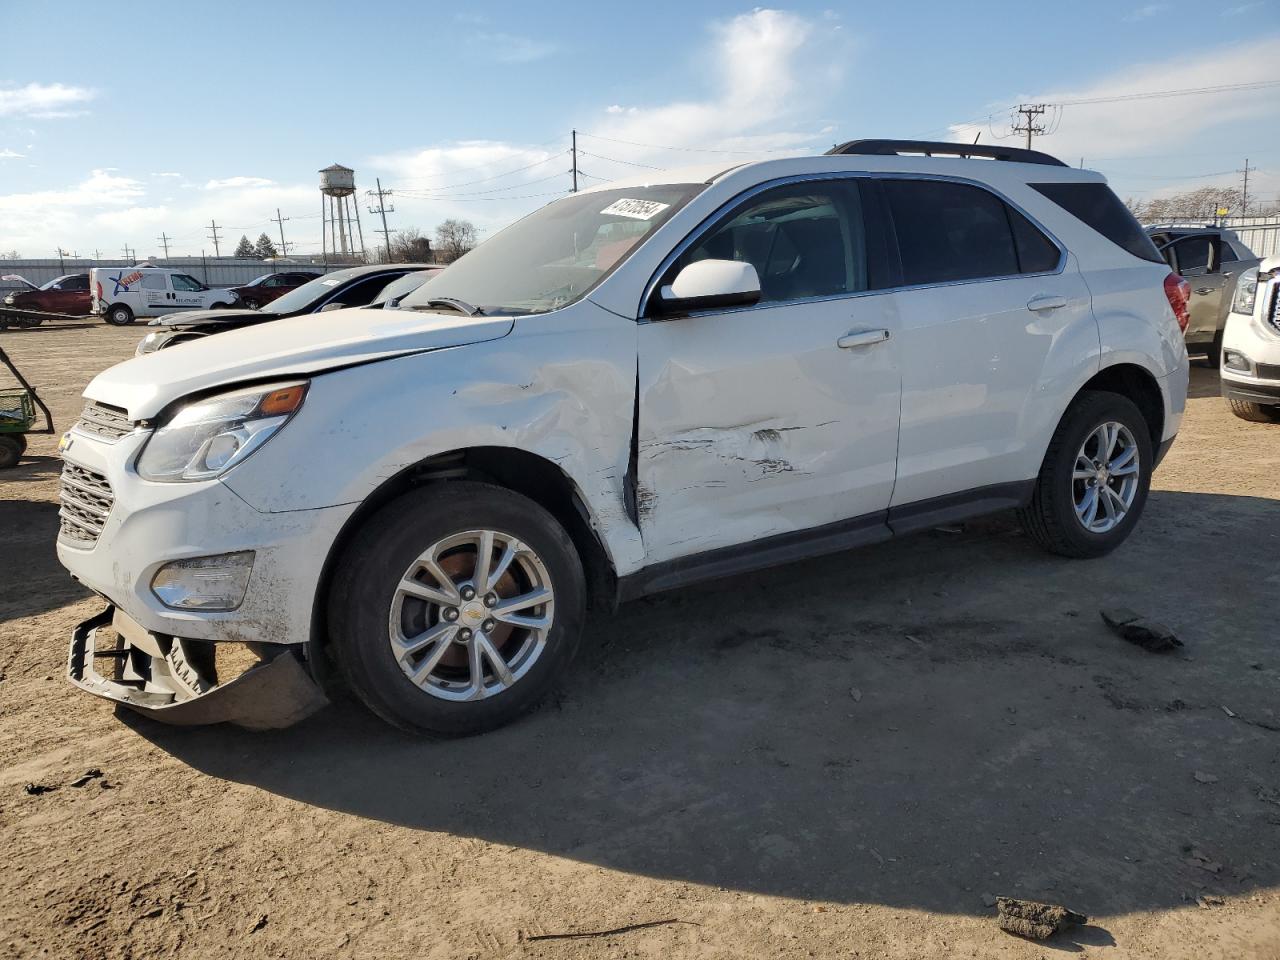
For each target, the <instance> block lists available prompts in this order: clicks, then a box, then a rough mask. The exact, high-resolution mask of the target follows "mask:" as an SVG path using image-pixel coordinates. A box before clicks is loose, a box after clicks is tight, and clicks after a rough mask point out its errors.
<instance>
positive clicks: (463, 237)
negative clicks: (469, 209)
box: [436, 218, 480, 263]
mask: <svg viewBox="0 0 1280 960" xmlns="http://www.w3.org/2000/svg"><path fill="white" fill-rule="evenodd" d="M479 239H480V234H479V231H478V230H476V225H475V224H474V223H472V222H471V221H470V220H456V219H453V218H450V219H448V220H446V221H445V222H444V223H442V224H440V226H438V227H436V257H437V259H439V261H440V262H441V263H453V261H455V260H457V259H458V258H459V257H460V256H462V255H463V254H464V253H466V252H467V251H468V250H471V249H473V248H474V247H475V245H476V244H477V243H478V242H479Z"/></svg>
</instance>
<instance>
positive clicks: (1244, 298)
mask: <svg viewBox="0 0 1280 960" xmlns="http://www.w3.org/2000/svg"><path fill="white" fill-rule="evenodd" d="M1257 302H1258V268H1257V267H1250V268H1249V269H1248V270H1246V271H1245V272H1244V273H1242V274H1240V279H1239V280H1237V281H1236V295H1235V299H1233V300H1232V301H1231V312H1232V313H1246V314H1248V315H1249V316H1253V305H1254V304H1255V303H1257Z"/></svg>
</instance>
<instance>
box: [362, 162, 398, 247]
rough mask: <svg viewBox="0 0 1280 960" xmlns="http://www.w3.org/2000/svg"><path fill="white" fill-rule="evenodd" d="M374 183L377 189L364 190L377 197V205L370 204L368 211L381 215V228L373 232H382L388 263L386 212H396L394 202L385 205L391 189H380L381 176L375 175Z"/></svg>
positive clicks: (389, 242) (388, 244)
mask: <svg viewBox="0 0 1280 960" xmlns="http://www.w3.org/2000/svg"><path fill="white" fill-rule="evenodd" d="M374 183H376V184H377V185H378V189H377V190H366V191H365V193H366V194H368V195H369V196H371V197H377V198H378V205H377V206H376V207H375V206H372V205H370V207H369V212H370V213H376V214H379V215H381V217H382V229H381V230H375V231H374V233H381V234H382V239H383V241H384V242H385V243H386V245H387V263H390V262H391V232H390V231H389V230H388V229H387V214H388V213H395V212H396V208H395V205H394V204H392V205H391V206H387V203H386V198H387V197H389V196H391V194H392V192H393V191H391V190H383V189H382V178H381V177H377V178H375V179H374Z"/></svg>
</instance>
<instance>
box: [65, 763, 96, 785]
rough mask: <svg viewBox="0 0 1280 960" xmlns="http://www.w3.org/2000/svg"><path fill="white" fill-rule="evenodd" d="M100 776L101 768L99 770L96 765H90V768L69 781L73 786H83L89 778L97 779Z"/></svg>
mask: <svg viewBox="0 0 1280 960" xmlns="http://www.w3.org/2000/svg"><path fill="white" fill-rule="evenodd" d="M101 776H102V771H101V770H99V769H98V768H97V767H92V768H91V769H89V770H86V771H85V772H84V773H82V774H81V775H80V776H79V777H77V778H76V779H74V780H72V781H71V786H73V787H83V786H84V785H85V784H87V783H88V782H89V781H91V780H97V779H98V778H99V777H101Z"/></svg>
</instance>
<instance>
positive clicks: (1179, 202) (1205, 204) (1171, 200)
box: [1125, 187, 1255, 223]
mask: <svg viewBox="0 0 1280 960" xmlns="http://www.w3.org/2000/svg"><path fill="white" fill-rule="evenodd" d="M1125 204H1126V205H1127V206H1128V207H1129V209H1130V210H1131V211H1132V212H1133V215H1134V216H1135V217H1137V218H1138V219H1139V220H1141V221H1144V222H1146V223H1154V222H1157V221H1160V220H1213V219H1214V218H1216V217H1217V216H1218V211H1219V210H1226V211H1227V212H1228V214H1229V215H1232V216H1239V215H1240V214H1243V213H1244V211H1243V210H1241V209H1240V189H1239V188H1238V187H1201V188H1200V189H1198V190H1189V191H1187V192H1185V193H1175V194H1170V195H1169V196H1167V197H1154V198H1152V199H1151V200H1135V199H1133V198H1130V199H1128V200H1126V201H1125ZM1249 209H1250V210H1255V207H1254V204H1253V203H1250V204H1249Z"/></svg>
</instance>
